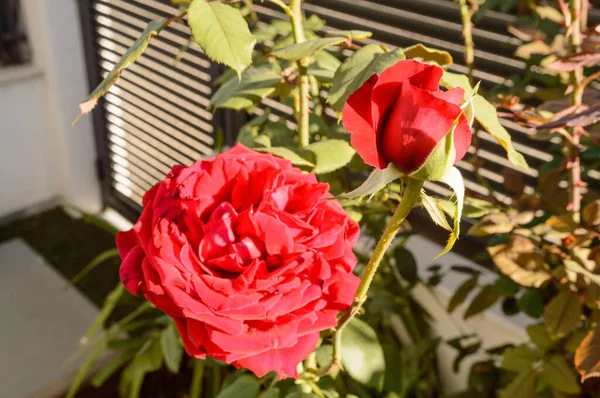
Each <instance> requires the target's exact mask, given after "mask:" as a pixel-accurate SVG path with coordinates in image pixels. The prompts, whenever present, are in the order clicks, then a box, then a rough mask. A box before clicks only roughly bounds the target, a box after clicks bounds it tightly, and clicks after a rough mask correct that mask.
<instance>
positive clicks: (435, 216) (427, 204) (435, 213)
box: [421, 192, 452, 231]
mask: <svg viewBox="0 0 600 398" xmlns="http://www.w3.org/2000/svg"><path fill="white" fill-rule="evenodd" d="M421 202H422V203H423V207H424V208H425V210H427V213H429V217H431V219H432V220H433V222H434V223H435V225H438V226H440V227H442V228H444V229H445V230H446V231H452V227H450V224H448V219H447V218H446V215H445V214H444V212H443V211H442V210H441V209H440V207H439V206H438V202H437V201H436V200H435V199H434V198H432V197H431V196H428V195H427V194H425V192H422V193H421Z"/></svg>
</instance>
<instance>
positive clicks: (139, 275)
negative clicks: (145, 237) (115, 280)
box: [119, 246, 146, 296]
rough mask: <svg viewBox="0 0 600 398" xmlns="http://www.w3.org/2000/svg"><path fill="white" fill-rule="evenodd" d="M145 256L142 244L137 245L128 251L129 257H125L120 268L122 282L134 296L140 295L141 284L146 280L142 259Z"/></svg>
mask: <svg viewBox="0 0 600 398" xmlns="http://www.w3.org/2000/svg"><path fill="white" fill-rule="evenodd" d="M145 257H146V254H145V253H144V250H142V248H141V247H140V246H136V247H134V248H133V249H131V250H130V251H129V252H128V253H127V257H125V258H124V259H123V262H122V263H121V268H119V278H121V283H123V286H125V289H127V291H128V292H129V293H131V294H133V295H134V296H137V295H138V292H139V290H140V284H142V283H143V281H144V273H143V272H142V261H143V260H144V258H145Z"/></svg>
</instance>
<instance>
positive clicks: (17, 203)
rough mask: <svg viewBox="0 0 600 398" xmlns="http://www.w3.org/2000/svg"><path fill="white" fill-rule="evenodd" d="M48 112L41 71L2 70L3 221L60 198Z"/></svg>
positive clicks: (0, 208) (0, 197) (0, 207)
mask: <svg viewBox="0 0 600 398" xmlns="http://www.w3.org/2000/svg"><path fill="white" fill-rule="evenodd" d="M46 112H47V106H46V103H45V88H44V77H43V75H42V73H41V71H40V70H38V69H37V68H35V67H33V66H27V67H14V68H8V69H0V187H1V188H0V216H2V215H4V214H7V213H11V212H14V211H17V210H20V209H22V208H25V207H27V206H31V205H34V204H36V203H38V202H40V201H45V200H48V199H50V198H52V197H54V196H56V195H58V184H57V178H56V172H57V168H56V166H55V162H54V150H53V143H52V137H51V135H50V134H49V130H48V127H47V125H48V123H47V118H46Z"/></svg>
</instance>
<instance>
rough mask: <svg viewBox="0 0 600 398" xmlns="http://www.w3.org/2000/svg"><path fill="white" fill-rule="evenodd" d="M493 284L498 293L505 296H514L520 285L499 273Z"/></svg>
mask: <svg viewBox="0 0 600 398" xmlns="http://www.w3.org/2000/svg"><path fill="white" fill-rule="evenodd" d="M493 286H494V289H496V291H497V292H498V293H500V294H501V295H503V296H505V297H514V296H516V295H517V293H519V290H521V287H520V286H519V285H518V284H516V283H515V282H513V281H512V279H510V278H509V277H507V276H506V275H500V276H499V277H498V279H496V281H495V282H494V285H493Z"/></svg>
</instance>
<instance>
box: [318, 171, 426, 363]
mask: <svg viewBox="0 0 600 398" xmlns="http://www.w3.org/2000/svg"><path fill="white" fill-rule="evenodd" d="M422 188H423V181H419V180H414V179H412V178H409V179H408V183H407V185H406V189H405V191H404V196H403V197H402V200H401V201H400V204H399V205H398V207H397V208H396V212H395V213H394V215H393V216H392V219H391V220H390V222H389V224H388V225H387V227H386V228H385V230H384V231H383V235H382V236H381V239H379V242H377V246H375V250H373V255H372V256H371V258H370V260H369V263H368V264H367V268H366V270H365V272H364V273H363V275H362V278H361V281H360V285H359V286H358V289H357V290H356V294H355V295H354V303H353V304H352V306H351V307H350V308H349V309H348V310H347V311H346V312H345V313H344V315H342V317H341V318H340V321H339V323H338V326H337V328H336V329H335V332H334V334H333V355H332V362H331V366H330V369H331V368H332V367H333V366H338V367H339V366H340V361H341V359H342V358H341V344H342V332H343V331H344V328H345V327H346V326H347V325H348V324H349V323H350V321H351V320H352V318H354V316H355V315H356V314H357V313H358V311H359V310H360V308H361V307H362V305H363V303H364V302H365V300H366V299H367V292H368V290H369V286H371V282H372V281H373V277H374V276H375V274H376V273H377V269H378V268H379V264H380V263H381V260H382V259H383V256H384V255H385V252H386V251H387V249H388V248H389V247H390V245H391V244H392V241H393V240H394V238H395V237H396V234H397V233H398V231H399V230H400V226H401V225H402V222H403V221H404V220H405V219H406V217H407V216H408V214H409V213H410V211H411V210H412V208H413V207H415V204H416V203H417V201H418V200H419V197H420V196H421V189H422ZM330 369H327V370H326V371H329V370H330Z"/></svg>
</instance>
